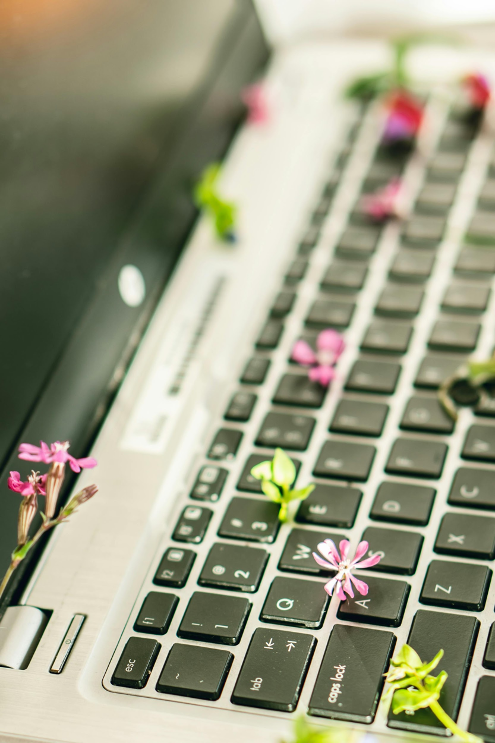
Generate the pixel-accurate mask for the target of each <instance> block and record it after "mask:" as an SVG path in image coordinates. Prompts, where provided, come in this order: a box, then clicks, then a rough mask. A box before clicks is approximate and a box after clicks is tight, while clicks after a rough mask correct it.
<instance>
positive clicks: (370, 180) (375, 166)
mask: <svg viewBox="0 0 495 743" xmlns="http://www.w3.org/2000/svg"><path fill="white" fill-rule="evenodd" d="M402 170H403V164H402V162H400V161H398V160H395V161H394V160H388V161H387V160H379V161H376V160H374V161H373V162H372V163H371V167H370V169H369V170H368V172H367V174H366V178H365V180H364V183H363V192H364V193H370V192H372V191H375V190H376V189H377V188H383V187H384V186H386V185H387V184H388V183H389V182H390V181H391V180H392V179H393V178H397V177H398V176H400V174H401V173H402Z"/></svg>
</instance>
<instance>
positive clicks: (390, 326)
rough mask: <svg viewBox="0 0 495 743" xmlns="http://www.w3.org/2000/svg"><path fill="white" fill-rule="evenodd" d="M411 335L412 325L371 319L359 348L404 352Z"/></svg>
mask: <svg viewBox="0 0 495 743" xmlns="http://www.w3.org/2000/svg"><path fill="white" fill-rule="evenodd" d="M411 335H412V327H411V325H409V324H402V323H395V322H390V321H388V320H373V322H372V323H371V325H370V326H369V328H368V330H367V331H366V334H365V336H364V338H363V340H362V343H361V349H362V350H363V351H379V352H381V353H397V354H401V353H406V351H407V349H408V347H409V341H410V340H411Z"/></svg>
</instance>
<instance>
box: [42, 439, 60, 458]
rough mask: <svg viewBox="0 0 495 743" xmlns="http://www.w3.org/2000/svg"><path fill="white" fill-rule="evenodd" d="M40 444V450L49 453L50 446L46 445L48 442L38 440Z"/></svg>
mask: <svg viewBox="0 0 495 743" xmlns="http://www.w3.org/2000/svg"><path fill="white" fill-rule="evenodd" d="M57 443H58V442H57ZM40 444H41V451H42V452H43V454H47V455H48V454H50V451H51V450H50V447H49V446H48V444H45V442H44V441H40ZM52 446H53V444H52Z"/></svg>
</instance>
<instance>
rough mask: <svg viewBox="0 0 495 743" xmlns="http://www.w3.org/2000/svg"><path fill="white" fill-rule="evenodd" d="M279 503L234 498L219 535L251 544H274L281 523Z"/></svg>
mask: <svg viewBox="0 0 495 743" xmlns="http://www.w3.org/2000/svg"><path fill="white" fill-rule="evenodd" d="M279 510H280V507H279V506H278V504H277V503H272V501H269V500H268V499H266V500H254V499H253V498H232V500H231V501H230V504H229V507H228V508H227V511H226V513H225V516H224V517H223V521H222V523H221V524H220V529H219V530H218V535H219V536H220V537H226V538H227V539H245V540H247V541H251V542H274V541H275V538H276V536H277V532H278V528H279V525H280V522H279V520H278V512H279Z"/></svg>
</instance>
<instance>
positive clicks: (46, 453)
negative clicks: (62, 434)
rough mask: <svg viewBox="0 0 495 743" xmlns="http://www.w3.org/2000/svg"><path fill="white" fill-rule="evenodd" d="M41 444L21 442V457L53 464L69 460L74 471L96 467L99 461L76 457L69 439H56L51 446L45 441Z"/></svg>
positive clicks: (64, 462)
mask: <svg viewBox="0 0 495 743" xmlns="http://www.w3.org/2000/svg"><path fill="white" fill-rule="evenodd" d="M40 444H41V446H33V444H21V445H20V446H19V459H25V460H27V461H28V462H44V463H45V464H52V462H59V463H60V464H66V463H67V462H68V463H69V465H70V468H71V470H72V471H73V472H80V471H81V469H91V468H92V467H96V464H97V462H96V459H93V457H83V458H82V459H76V458H75V457H73V456H72V454H69V452H68V449H69V442H68V441H55V443H54V444H50V446H48V444H45V442H44V441H40Z"/></svg>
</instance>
